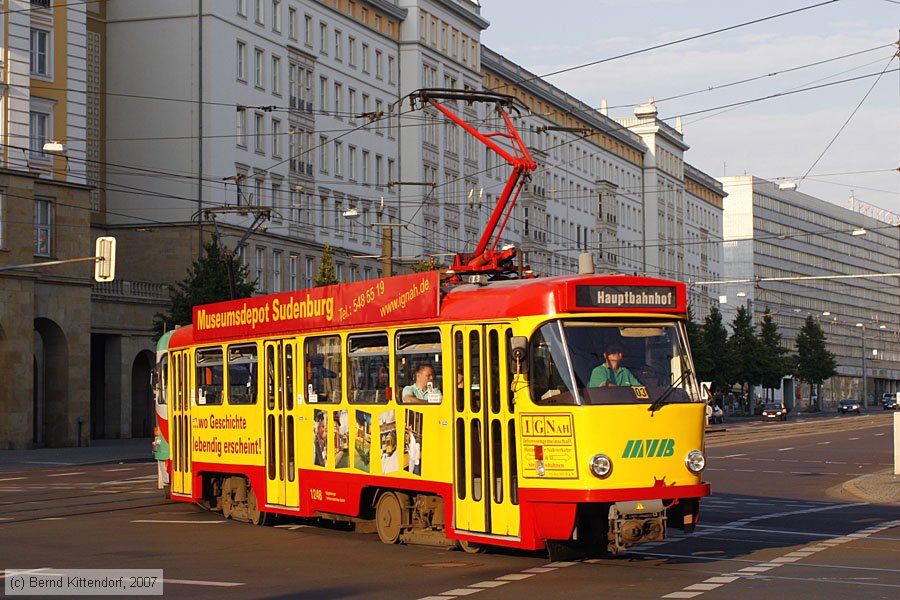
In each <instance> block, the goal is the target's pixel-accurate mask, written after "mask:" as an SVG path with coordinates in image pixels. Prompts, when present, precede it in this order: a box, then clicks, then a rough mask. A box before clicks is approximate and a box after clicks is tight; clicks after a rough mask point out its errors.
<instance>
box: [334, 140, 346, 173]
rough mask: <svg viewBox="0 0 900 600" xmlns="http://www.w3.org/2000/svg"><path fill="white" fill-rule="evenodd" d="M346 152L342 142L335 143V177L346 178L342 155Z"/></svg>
mask: <svg viewBox="0 0 900 600" xmlns="http://www.w3.org/2000/svg"><path fill="white" fill-rule="evenodd" d="M343 152H344V145H343V144H342V143H341V142H335V143H334V176H335V177H343V176H344V165H343V164H342V162H341V154H343Z"/></svg>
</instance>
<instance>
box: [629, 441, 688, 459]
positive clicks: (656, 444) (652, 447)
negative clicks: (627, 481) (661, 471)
mask: <svg viewBox="0 0 900 600" xmlns="http://www.w3.org/2000/svg"><path fill="white" fill-rule="evenodd" d="M673 454H675V440H672V439H667V438H664V439H661V440H628V443H627V444H626V445H625V452H623V453H622V458H653V457H656V458H664V457H666V456H672V455H673Z"/></svg>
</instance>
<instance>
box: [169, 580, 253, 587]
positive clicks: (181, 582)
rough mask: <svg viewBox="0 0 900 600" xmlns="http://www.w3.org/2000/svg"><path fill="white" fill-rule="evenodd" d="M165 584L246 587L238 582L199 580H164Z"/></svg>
mask: <svg viewBox="0 0 900 600" xmlns="http://www.w3.org/2000/svg"><path fill="white" fill-rule="evenodd" d="M163 583H173V584H176V585H209V586H213V587H236V586H239V585H246V584H244V583H238V582H236V581H200V580H197V579H168V578H166V579H163Z"/></svg>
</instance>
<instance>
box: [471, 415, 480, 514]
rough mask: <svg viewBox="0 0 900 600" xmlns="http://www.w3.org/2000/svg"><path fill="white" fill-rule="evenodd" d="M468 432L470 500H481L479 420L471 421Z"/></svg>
mask: <svg viewBox="0 0 900 600" xmlns="http://www.w3.org/2000/svg"><path fill="white" fill-rule="evenodd" d="M470 427H471V429H472V431H470V432H469V444H470V448H469V457H470V458H471V460H472V500H475V501H476V502H478V501H479V500H481V486H482V480H481V420H480V419H472V422H471V423H470Z"/></svg>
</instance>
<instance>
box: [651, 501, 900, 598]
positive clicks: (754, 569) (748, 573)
mask: <svg viewBox="0 0 900 600" xmlns="http://www.w3.org/2000/svg"><path fill="white" fill-rule="evenodd" d="M859 504H861V503H857V504H856V506H859ZM839 508H847V505H838V506H832V507H820V508H813V509H809V510H805V511H796V512H795V513H793V514H797V513H810V512H821V511H823V510H831V509H839ZM786 514H790V513H784V514H782V515H769V516H768V517H775V516H785V515H786ZM768 517H767V516H760V517H750V518H747V519H741V520H740V521H735V522H734V523H735V524H741V525H740V527H739V528H740V529H741V530H742V531H746V530H749V531H755V530H753V529H748V528H747V527H745V526H744V524H746V523H747V522H749V521H752V520H760V519H762V518H768ZM898 525H900V519H897V520H895V521H888V522H885V523H881V524H879V525H872V526H870V527H866V528H864V529H860V530H859V531H854V532H852V533H848V534H846V535H842V536H838V537H831V538H830V539H828V540H826V541H823V542H821V543H819V544H816V545H812V546H805V547H803V548H801V549H800V550H794V551H792V552H788V553H787V554H785V555H784V556H780V557H776V558H773V559H771V560H768V561H765V562H761V563H759V564H756V565H753V566H749V567H743V568H742V569H739V570H738V571H736V572H735V573H727V574H725V576H726V577H727V578H729V579H730V580H731V581H721V579H723V578H719V577H715V578H710V579H707V580H705V581H704V582H703V583H699V584H696V583H695V584H693V585H689V586H686V587H684V588H682V590H681V591H679V592H672V593H671V594H666V595H664V596H661V598H693V597H695V596H698V595H700V594H702V593H703V592H704V591H708V590H711V589H717V588H719V587H721V586H722V585H724V584H726V583H731V582H732V581H737V580H738V579H740V578H742V577H748V578H755V577H756V576H757V575H759V574H761V573H767V572H768V571H771V570H772V569H777V568H779V567H783V566H784V565H786V564H791V563H795V562H797V561H799V560H801V559H803V558H806V557H808V556H811V555H813V554H815V553H817V552H821V551H823V550H828V549H830V548H834V547H835V546H837V545H839V544H843V543H846V542H850V541H853V540H862V539H865V538H868V537H869V536H871V535H873V534H876V533H879V532H881V531H884V530H886V529H891V528H893V527H897V526H898ZM726 528H727V529H734V528H737V527H723V528H722V529H726ZM778 533H789V532H778ZM695 535H702V534H700V533H698V534H695ZM796 535H806V536H810V535H821V534H810V533H806V532H797V533H796ZM646 554H648V555H650V556H654V553H646ZM657 556H658V555H657ZM695 558H697V559H701V557H695ZM701 560H718V559H714V558H709V559H707V558H705V557H704V558H702V559H701ZM713 579H716V580H717V581H712V580H713ZM713 583H715V584H717V585H714V586H712V587H709V584H713Z"/></svg>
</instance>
